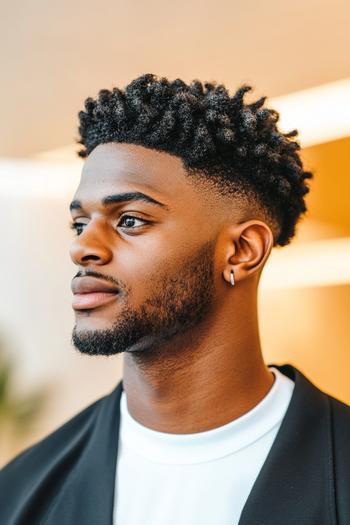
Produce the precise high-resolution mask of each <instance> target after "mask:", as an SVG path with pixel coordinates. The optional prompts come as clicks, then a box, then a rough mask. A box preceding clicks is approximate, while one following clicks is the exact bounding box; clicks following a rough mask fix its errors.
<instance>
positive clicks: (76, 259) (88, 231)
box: [69, 222, 113, 266]
mask: <svg viewBox="0 0 350 525" xmlns="http://www.w3.org/2000/svg"><path fill="white" fill-rule="evenodd" d="M69 254H70V257H71V259H72V261H73V263H74V264H77V265H82V266H83V265H86V264H89V263H91V261H93V262H94V264H98V265H103V264H108V263H109V262H110V261H111V260H112V258H113V252H112V250H111V246H110V242H108V236H107V235H104V234H103V233H102V230H101V229H97V228H96V226H95V227H94V226H93V224H92V222H90V224H89V225H86V226H85V229H84V231H83V232H82V233H80V235H78V236H77V237H76V238H75V239H74V241H73V242H72V244H71V246H70V249H69Z"/></svg>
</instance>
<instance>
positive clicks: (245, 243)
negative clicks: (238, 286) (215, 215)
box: [223, 220, 274, 282]
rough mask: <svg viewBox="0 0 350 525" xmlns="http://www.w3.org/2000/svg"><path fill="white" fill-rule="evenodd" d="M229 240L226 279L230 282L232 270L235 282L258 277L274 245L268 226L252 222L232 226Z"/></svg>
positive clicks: (224, 273)
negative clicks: (252, 276) (253, 276)
mask: <svg viewBox="0 0 350 525" xmlns="http://www.w3.org/2000/svg"><path fill="white" fill-rule="evenodd" d="M228 240H229V243H228V244H227V252H226V257H225V259H226V260H225V268H224V270H223V277H224V279H225V280H226V281H227V282H230V273H231V269H233V271H234V278H235V282H238V281H243V280H244V279H247V278H248V277H250V276H251V275H253V274H255V275H256V276H257V277H258V276H259V275H260V273H261V270H262V269H263V267H264V264H265V262H266V260H267V259H268V257H269V255H270V252H271V250H272V247H273V244H274V240H273V234H272V232H271V229H270V228H269V227H268V226H267V224H265V223H264V222H262V221H259V220H250V221H247V222H244V223H241V224H238V225H235V226H232V228H230V230H229V239H228Z"/></svg>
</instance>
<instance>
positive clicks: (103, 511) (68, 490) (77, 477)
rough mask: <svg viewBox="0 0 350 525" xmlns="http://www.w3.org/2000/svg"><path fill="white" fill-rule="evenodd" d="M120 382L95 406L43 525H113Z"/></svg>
mask: <svg viewBox="0 0 350 525" xmlns="http://www.w3.org/2000/svg"><path fill="white" fill-rule="evenodd" d="M121 393H122V381H120V382H119V383H118V384H117V386H116V387H115V389H114V390H113V391H112V392H111V393H110V394H109V395H107V396H105V397H104V398H103V399H102V400H101V402H100V403H99V405H98V409H97V410H96V414H95V417H94V419H93V421H92V422H91V425H90V428H88V429H87V430H86V434H87V436H86V438H87V439H86V443H85V445H84V447H83V448H82V449H81V451H80V457H79V458H78V459H77V461H76V463H75V464H74V466H73V467H72V470H71V472H70V474H69V477H68V478H67V479H66V482H65V485H64V487H63V488H62V489H61V492H60V494H59V495H58V497H57V498H56V499H55V500H54V503H53V505H52V507H51V509H50V511H49V512H48V514H47V517H46V519H45V520H44V522H43V523H44V524H45V525H46V524H47V525H62V524H63V523H64V525H77V524H80V523H81V524H84V525H112V523H113V504H114V485H115V474H116V461H117V454H118V435H119V421H120V412H119V406H120V396H121Z"/></svg>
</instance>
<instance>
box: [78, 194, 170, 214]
mask: <svg viewBox="0 0 350 525" xmlns="http://www.w3.org/2000/svg"><path fill="white" fill-rule="evenodd" d="M130 201H145V202H148V203H150V204H153V205H156V206H161V207H162V208H164V209H166V210H168V211H169V208H168V206H167V205H166V204H164V203H163V202H160V201H157V200H156V199H154V198H153V197H150V195H146V194H145V193H142V192H140V191H132V192H126V193H117V194H115V195H107V197H104V198H103V199H102V201H101V204H102V206H104V207H107V206H110V205H111V204H115V203H120V202H130ZM69 210H70V211H73V210H83V206H82V203H81V202H80V201H79V200H74V201H72V202H71V203H70V205H69Z"/></svg>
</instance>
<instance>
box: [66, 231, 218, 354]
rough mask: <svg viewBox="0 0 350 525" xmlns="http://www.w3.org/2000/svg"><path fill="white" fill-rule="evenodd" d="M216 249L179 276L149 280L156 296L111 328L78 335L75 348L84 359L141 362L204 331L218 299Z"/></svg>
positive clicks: (207, 247) (184, 266)
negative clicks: (126, 357)
mask: <svg viewBox="0 0 350 525" xmlns="http://www.w3.org/2000/svg"><path fill="white" fill-rule="evenodd" d="M214 248H215V242H214V241H209V242H207V243H205V244H204V245H202V246H201V247H200V248H199V249H198V250H197V251H196V252H195V253H194V254H191V256H189V257H188V258H187V259H186V260H185V261H182V262H181V266H179V267H177V268H176V271H175V272H174V273H173V274H163V275H159V273H157V274H155V275H154V277H151V278H150V279H148V280H147V287H149V285H150V283H151V286H150V289H151V290H152V293H151V294H150V295H149V297H147V298H146V299H145V300H144V302H143V303H142V304H141V305H140V306H139V307H137V308H133V307H132V306H131V305H130V304H129V303H128V302H127V294H126V295H123V296H120V300H121V298H123V299H124V304H123V306H122V308H121V310H119V312H118V316H117V319H116V320H115V323H113V325H112V327H111V328H108V329H100V330H84V331H78V330H77V328H76V326H74V329H73V332H72V343H73V345H74V347H75V348H76V349H77V350H78V351H79V352H81V353H83V354H88V355H94V356H95V355H104V356H112V355H116V354H119V353H121V352H132V354H133V356H134V358H135V359H136V360H140V361H141V360H145V359H152V357H153V358H155V357H156V356H157V350H158V349H160V346H161V345H162V344H164V343H165V342H167V341H171V340H172V339H174V338H175V337H176V336H179V335H181V334H183V333H185V332H186V331H188V330H190V329H191V328H193V327H195V326H196V325H198V324H199V323H200V322H201V321H203V319H204V318H205V317H206V315H207V314H208V312H209V311H210V307H211V306H212V302H213V294H214Z"/></svg>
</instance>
